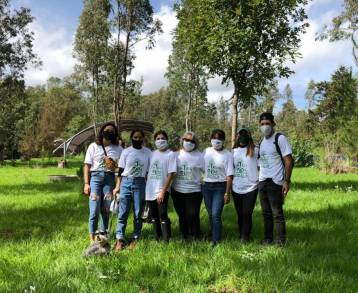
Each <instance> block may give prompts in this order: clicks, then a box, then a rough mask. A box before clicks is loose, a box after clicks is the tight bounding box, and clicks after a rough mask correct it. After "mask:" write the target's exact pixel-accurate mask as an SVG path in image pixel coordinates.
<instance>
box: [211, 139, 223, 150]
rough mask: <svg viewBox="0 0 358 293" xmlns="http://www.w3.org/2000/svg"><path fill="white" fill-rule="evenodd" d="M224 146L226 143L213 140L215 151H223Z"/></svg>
mask: <svg viewBox="0 0 358 293" xmlns="http://www.w3.org/2000/svg"><path fill="white" fill-rule="evenodd" d="M223 144H224V142H223V141H222V140H220V139H212V140H211V145H212V146H213V148H214V149H215V150H221V149H222V148H223Z"/></svg>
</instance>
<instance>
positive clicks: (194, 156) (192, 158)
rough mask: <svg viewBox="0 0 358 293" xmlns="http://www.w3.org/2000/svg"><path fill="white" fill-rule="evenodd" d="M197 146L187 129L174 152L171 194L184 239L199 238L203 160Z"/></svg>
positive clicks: (192, 134)
mask: <svg viewBox="0 0 358 293" xmlns="http://www.w3.org/2000/svg"><path fill="white" fill-rule="evenodd" d="M198 146H199V140H198V139H197V137H196V136H195V134H194V132H191V131H188V132H186V133H185V134H184V135H183V137H182V148H181V149H180V150H179V151H178V152H176V159H177V172H176V175H175V176H174V181H173V184H172V189H171V195H172V198H173V204H174V208H175V211H176V212H177V214H178V217H179V228H180V232H181V234H182V236H183V238H184V239H199V238H200V236H201V231H200V205H201V202H202V200H203V196H202V193H201V185H200V173H201V171H202V170H203V169H204V161H203V155H202V153H201V152H199V151H198V150H197V149H198Z"/></svg>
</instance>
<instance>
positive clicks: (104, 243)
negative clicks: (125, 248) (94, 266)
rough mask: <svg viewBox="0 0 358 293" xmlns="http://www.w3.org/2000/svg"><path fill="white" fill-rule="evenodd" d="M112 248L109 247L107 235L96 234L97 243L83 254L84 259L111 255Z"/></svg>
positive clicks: (92, 244)
mask: <svg viewBox="0 0 358 293" xmlns="http://www.w3.org/2000/svg"><path fill="white" fill-rule="evenodd" d="M110 250H111V247H110V245H109V239H108V237H107V235H103V234H100V233H96V236H95V241H94V242H93V243H91V245H90V246H89V247H88V248H87V249H86V251H85V252H84V253H83V254H82V257H85V258H87V257H91V256H93V255H101V256H103V255H107V254H109V252H110Z"/></svg>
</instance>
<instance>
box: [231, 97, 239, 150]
mask: <svg viewBox="0 0 358 293" xmlns="http://www.w3.org/2000/svg"><path fill="white" fill-rule="evenodd" d="M237 105H238V96H237V92H236V90H235V94H234V96H233V97H232V106H231V107H232V108H231V112H232V122H231V147H234V144H235V138H236V131H237V115H238V112H237Z"/></svg>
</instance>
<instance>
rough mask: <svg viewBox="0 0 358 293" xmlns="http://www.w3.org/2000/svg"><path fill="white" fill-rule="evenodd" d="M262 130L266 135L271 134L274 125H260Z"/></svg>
mask: <svg viewBox="0 0 358 293" xmlns="http://www.w3.org/2000/svg"><path fill="white" fill-rule="evenodd" d="M260 130H261V133H262V134H263V135H264V136H269V135H270V134H271V133H272V126H271V125H262V126H260Z"/></svg>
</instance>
